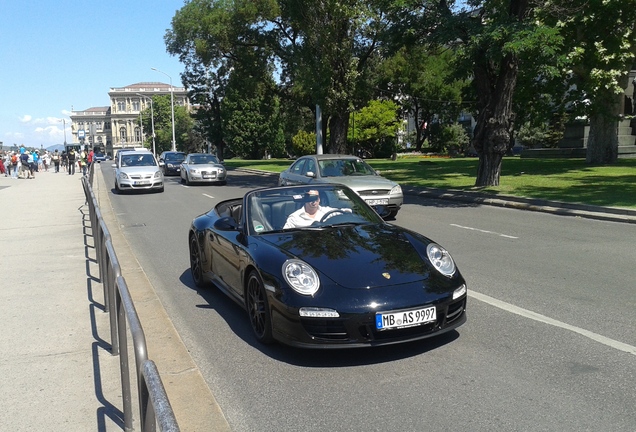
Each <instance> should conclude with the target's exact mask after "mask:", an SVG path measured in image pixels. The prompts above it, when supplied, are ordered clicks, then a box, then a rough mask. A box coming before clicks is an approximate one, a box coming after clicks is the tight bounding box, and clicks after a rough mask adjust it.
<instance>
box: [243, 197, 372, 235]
mask: <svg viewBox="0 0 636 432" xmlns="http://www.w3.org/2000/svg"><path fill="white" fill-rule="evenodd" d="M246 205H247V222H248V229H250V230H251V231H252V232H253V233H255V234H260V233H267V232H273V231H281V230H294V229H323V228H326V227H329V226H335V225H359V224H368V223H374V224H375V223H383V220H382V218H380V216H378V214H377V213H376V212H375V211H374V210H373V209H372V208H371V207H369V205H367V203H366V202H365V201H364V200H362V199H361V198H360V197H359V196H358V195H357V194H356V193H355V192H353V191H352V190H351V189H348V188H346V187H343V186H341V185H319V186H318V185H317V186H297V187H281V188H270V189H262V190H257V191H254V192H252V193H250V194H249V195H248V197H247V198H246Z"/></svg>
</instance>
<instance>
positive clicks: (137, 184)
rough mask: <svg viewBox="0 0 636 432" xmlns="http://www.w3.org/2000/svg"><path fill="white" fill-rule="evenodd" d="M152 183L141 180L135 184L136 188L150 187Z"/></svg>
mask: <svg viewBox="0 0 636 432" xmlns="http://www.w3.org/2000/svg"><path fill="white" fill-rule="evenodd" d="M149 184H150V182H149V181H148V180H139V181H136V182H135V186H145V185H149Z"/></svg>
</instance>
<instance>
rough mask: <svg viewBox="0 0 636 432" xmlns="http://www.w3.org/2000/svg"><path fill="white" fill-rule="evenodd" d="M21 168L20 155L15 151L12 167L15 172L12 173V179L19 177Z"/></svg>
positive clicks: (12, 157) (12, 156)
mask: <svg viewBox="0 0 636 432" xmlns="http://www.w3.org/2000/svg"><path fill="white" fill-rule="evenodd" d="M19 168H20V158H19V157H18V154H17V153H16V152H15V151H14V152H13V153H12V154H11V169H12V170H13V172H12V173H11V178H12V179H17V178H18V169H19Z"/></svg>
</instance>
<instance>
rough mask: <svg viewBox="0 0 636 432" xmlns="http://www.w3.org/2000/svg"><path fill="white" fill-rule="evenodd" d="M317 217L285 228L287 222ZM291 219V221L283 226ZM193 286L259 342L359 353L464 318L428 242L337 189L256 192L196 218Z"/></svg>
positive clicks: (462, 292) (460, 291) (451, 277)
mask: <svg viewBox="0 0 636 432" xmlns="http://www.w3.org/2000/svg"><path fill="white" fill-rule="evenodd" d="M317 205H318V206H320V210H322V213H321V214H322V216H321V217H320V218H319V219H318V218H316V220H315V221H314V222H313V223H311V224H310V225H307V226H305V227H288V228H285V224H286V223H288V218H289V215H290V214H291V213H293V212H297V213H296V215H298V214H302V212H303V211H304V212H307V214H309V213H310V210H308V208H311V207H312V206H313V207H315V206H317ZM289 220H291V219H289ZM188 244H189V251H190V270H191V274H192V278H193V280H194V283H195V284H196V285H197V286H198V287H206V286H207V285H209V284H210V282H213V283H214V285H216V287H217V288H218V289H220V290H221V291H222V292H223V293H224V294H226V295H227V296H229V297H230V298H231V299H232V300H234V301H235V302H236V303H238V304H239V305H240V306H241V307H243V308H244V309H245V310H246V311H247V317H248V319H249V322H250V325H251V327H252V330H253V333H254V335H255V337H256V339H257V340H258V341H260V342H261V343H270V342H273V341H275V340H276V341H279V342H282V343H284V344H289V345H293V346H298V347H321V348H334V347H335V348H337V347H365V346H376V345H384V344H394V343H398V342H407V341H414V340H419V339H424V338H428V337H432V336H435V335H439V334H442V333H444V332H448V331H450V330H452V329H455V328H457V327H459V326H460V325H462V324H463V323H464V322H465V321H466V296H467V287H466V282H465V280H464V278H463V277H462V275H461V274H460V272H459V270H458V269H457V267H456V265H455V262H454V261H453V259H452V257H451V256H450V254H449V253H448V252H447V251H446V250H445V249H444V248H443V247H442V246H440V245H438V244H437V243H435V242H433V241H432V240H431V239H429V238H427V237H425V236H423V235H421V234H418V233H416V232H413V231H409V230H407V229H404V228H401V227H399V226H396V225H392V224H388V223H386V222H385V221H384V220H383V219H382V218H381V217H380V216H379V215H378V213H376V212H375V211H374V210H373V209H372V208H371V207H370V206H369V205H368V204H367V203H366V202H365V201H364V200H363V199H361V198H360V196H358V194H356V193H355V192H354V191H353V190H351V189H349V188H348V187H346V186H343V185H339V184H320V185H311V186H291V187H290V186H287V187H275V188H264V189H257V190H253V191H250V192H247V193H246V194H245V195H244V196H243V197H242V198H235V199H230V200H225V201H222V202H220V203H218V204H217V205H216V206H215V207H214V208H213V209H212V210H210V211H209V212H207V213H205V214H203V215H201V216H199V217H196V218H195V219H194V220H193V221H192V224H191V226H190V229H189V232H188Z"/></svg>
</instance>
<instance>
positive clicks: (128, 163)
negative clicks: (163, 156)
mask: <svg viewBox="0 0 636 432" xmlns="http://www.w3.org/2000/svg"><path fill="white" fill-rule="evenodd" d="M156 164H157V163H156V162H155V157H154V156H153V155H151V154H150V153H141V154H139V153H137V152H130V153H129V154H126V155H124V156H122V157H121V166H122V167H133V166H137V167H138V166H154V165H156Z"/></svg>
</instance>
